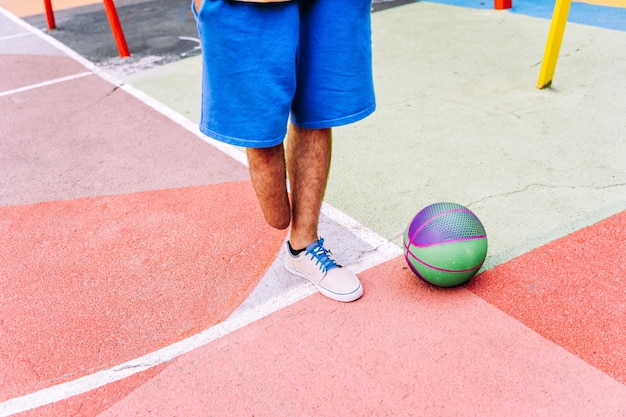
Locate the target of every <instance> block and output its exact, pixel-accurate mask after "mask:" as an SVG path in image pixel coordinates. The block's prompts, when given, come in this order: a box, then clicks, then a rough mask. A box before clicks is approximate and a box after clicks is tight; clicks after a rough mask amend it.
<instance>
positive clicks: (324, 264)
mask: <svg viewBox="0 0 626 417" xmlns="http://www.w3.org/2000/svg"><path fill="white" fill-rule="evenodd" d="M306 254H307V255H311V259H313V260H315V264H316V265H319V268H320V269H321V270H322V272H326V271H328V270H329V269H332V268H336V267H339V266H340V265H337V263H336V262H335V260H334V259H333V258H332V257H331V255H332V253H331V252H330V251H329V250H328V249H326V248H325V247H324V239H323V238H320V239H319V240H318V241H317V242H315V243H312V244H310V245H309V246H308V247H307V249H306Z"/></svg>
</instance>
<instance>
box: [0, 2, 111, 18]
mask: <svg viewBox="0 0 626 417" xmlns="http://www.w3.org/2000/svg"><path fill="white" fill-rule="evenodd" d="M97 3H100V4H102V0H52V7H53V8H54V10H55V11H56V10H63V9H71V8H72V7H79V6H87V5H90V4H97ZM0 7H3V8H5V9H7V10H8V11H10V12H11V13H13V14H14V15H16V16H19V17H24V16H31V15H35V14H43V13H44V12H45V6H44V1H43V0H0Z"/></svg>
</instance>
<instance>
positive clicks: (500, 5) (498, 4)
mask: <svg viewBox="0 0 626 417" xmlns="http://www.w3.org/2000/svg"><path fill="white" fill-rule="evenodd" d="M493 7H494V8H495V9H496V10H503V9H510V8H511V7H513V1H512V0H494V2H493Z"/></svg>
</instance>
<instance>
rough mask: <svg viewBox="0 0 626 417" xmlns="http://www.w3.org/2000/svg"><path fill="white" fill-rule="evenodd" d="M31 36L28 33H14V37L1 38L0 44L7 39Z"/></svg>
mask: <svg viewBox="0 0 626 417" xmlns="http://www.w3.org/2000/svg"><path fill="white" fill-rule="evenodd" d="M31 35H32V33H30V32H22V33H16V34H15V35H8V36H2V37H0V42H2V41H6V40H9V39H15V38H23V37H24V36H31Z"/></svg>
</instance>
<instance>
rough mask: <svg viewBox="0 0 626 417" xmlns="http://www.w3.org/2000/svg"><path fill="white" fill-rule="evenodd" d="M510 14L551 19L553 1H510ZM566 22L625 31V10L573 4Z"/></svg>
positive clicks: (487, 2)
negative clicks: (511, 5)
mask: <svg viewBox="0 0 626 417" xmlns="http://www.w3.org/2000/svg"><path fill="white" fill-rule="evenodd" d="M426 1H429V2H431V3H439V4H447V5H450V6H459V7H469V8H475V9H493V0H426ZM512 1H513V8H511V9H509V11H510V12H511V13H515V14H521V15H525V16H533V17H539V18H543V19H552V13H553V11H554V1H546V0H512ZM567 21H568V22H574V23H580V24H583V25H589V26H598V27H602V28H606V29H613V30H621V31H626V8H622V7H610V6H598V5H594V4H587V3H576V2H573V3H572V6H571V8H570V12H569V16H568V19H567Z"/></svg>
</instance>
